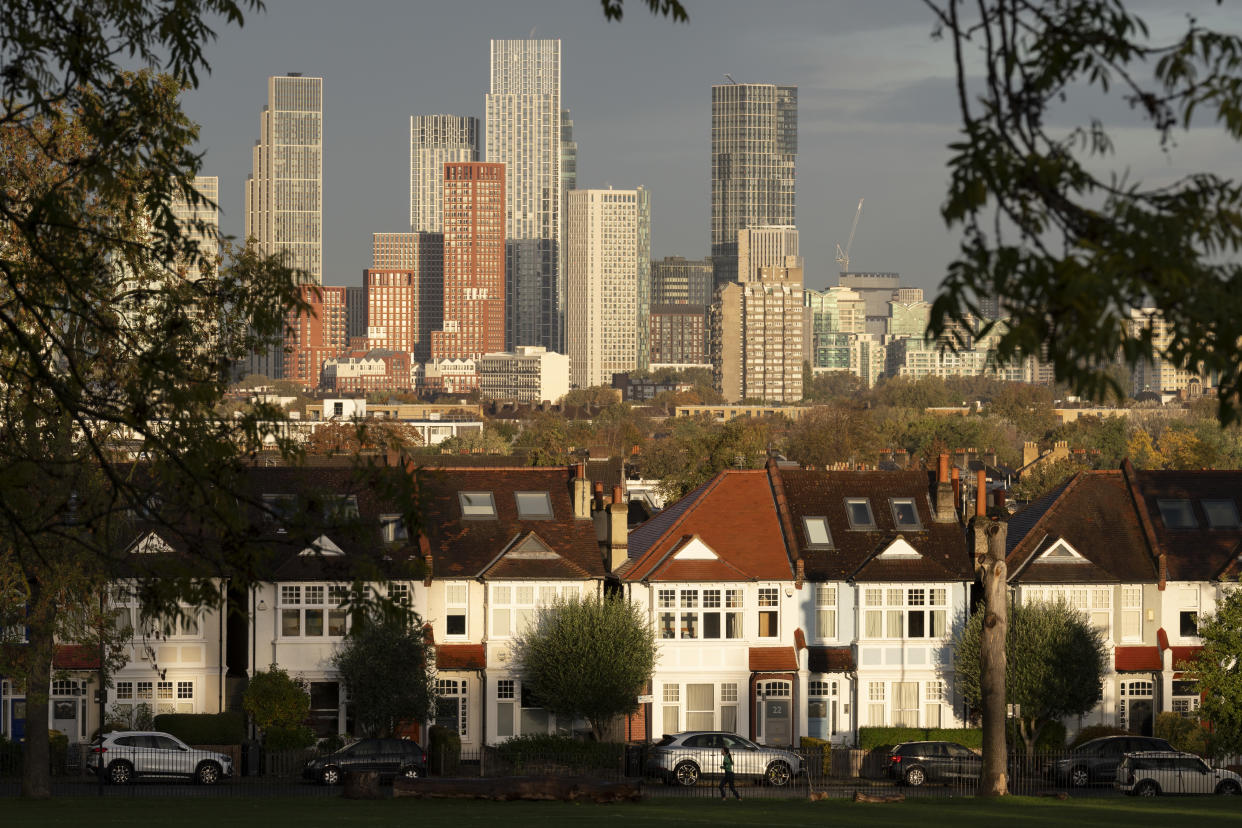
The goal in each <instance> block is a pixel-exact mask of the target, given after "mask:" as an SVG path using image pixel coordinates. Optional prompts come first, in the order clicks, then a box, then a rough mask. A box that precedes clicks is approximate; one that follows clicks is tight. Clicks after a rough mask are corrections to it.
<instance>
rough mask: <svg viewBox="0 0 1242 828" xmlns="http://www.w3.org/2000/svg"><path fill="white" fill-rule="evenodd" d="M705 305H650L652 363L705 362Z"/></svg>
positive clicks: (706, 359) (701, 363) (699, 363)
mask: <svg viewBox="0 0 1242 828" xmlns="http://www.w3.org/2000/svg"><path fill="white" fill-rule="evenodd" d="M707 308H708V306H706V305H652V306H651V317H650V319H651V325H650V330H651V364H652V365H688V364H690V365H706V364H710V360H709V359H708V356H707V345H706V343H707Z"/></svg>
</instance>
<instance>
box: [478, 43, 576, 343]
mask: <svg viewBox="0 0 1242 828" xmlns="http://www.w3.org/2000/svg"><path fill="white" fill-rule="evenodd" d="M484 105H485V109H486V127H485V128H486V160H487V161H489V162H492V163H499V164H504V165H505V166H504V174H505V182H504V183H505V199H506V201H505V230H504V236H505V240H506V251H505V254H506V255H505V258H506V261H505V270H504V273H505V299H504V308H505V310H506V313H507V317H506V320H507V323H506V325H505V342H504V343H502V344H501V346H499V347H497V348H490V349H488V350H504V349H506V348H509V349H511V348H512V347H513V346H515V345H543V346H544V347H546V348H548V349H549V350H553V351H559V352H563V351H564V331H563V325H564V315H565V283H564V278H563V273H562V270H561V258H562V250H561V233H562V225H563V217H562V214H561V209H562V202H563V192H564V188H563V186H562V183H561V172H562V169H563V164H564V161H565V159H564V158H563V154H562V136H563V124H562V109H561V42H560V41H559V40H493V41H492V42H491V87H490V90H489V91H488V93H487V95H486V97H485V100H484Z"/></svg>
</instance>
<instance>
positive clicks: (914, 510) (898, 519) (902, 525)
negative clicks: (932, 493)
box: [888, 497, 923, 532]
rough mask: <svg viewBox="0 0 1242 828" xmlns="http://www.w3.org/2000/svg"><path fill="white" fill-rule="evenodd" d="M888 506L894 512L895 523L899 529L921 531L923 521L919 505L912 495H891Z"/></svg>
mask: <svg viewBox="0 0 1242 828" xmlns="http://www.w3.org/2000/svg"><path fill="white" fill-rule="evenodd" d="M888 507H889V508H890V509H891V510H892V512H893V525H894V526H896V527H897V528H898V529H905V530H908V531H916V532H917V531H919V530H921V529H922V528H923V523H922V522H921V521H920V520H919V507H918V506H916V505H915V503H914V498H912V497H890V498H889V499H888Z"/></svg>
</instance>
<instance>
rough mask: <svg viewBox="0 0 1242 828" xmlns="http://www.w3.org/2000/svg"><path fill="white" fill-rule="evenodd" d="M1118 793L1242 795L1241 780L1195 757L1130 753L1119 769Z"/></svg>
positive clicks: (1137, 794)
mask: <svg viewBox="0 0 1242 828" xmlns="http://www.w3.org/2000/svg"><path fill="white" fill-rule="evenodd" d="M1116 786H1117V790H1119V791H1124V792H1125V793H1128V794H1131V795H1135V796H1159V795H1160V794H1210V793H1216V794H1225V795H1229V796H1237V795H1238V794H1239V793H1242V776H1238V775H1237V774H1236V773H1234V772H1233V771H1227V770H1221V769H1220V768H1213V767H1211V766H1210V765H1208V763H1207V762H1204V761H1203V760H1202V759H1200V758H1199V757H1198V756H1195V755H1194V754H1193V753H1180V752H1178V751H1168V750H1149V751H1144V752H1142V753H1127V754H1126V755H1125V758H1123V759H1122V760H1121V764H1120V765H1118V766H1117V781H1116Z"/></svg>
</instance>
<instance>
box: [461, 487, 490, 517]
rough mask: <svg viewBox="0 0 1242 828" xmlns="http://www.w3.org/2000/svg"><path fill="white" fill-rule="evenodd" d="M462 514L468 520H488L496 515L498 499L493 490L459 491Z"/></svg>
mask: <svg viewBox="0 0 1242 828" xmlns="http://www.w3.org/2000/svg"><path fill="white" fill-rule="evenodd" d="M457 497H458V499H459V500H460V501H461V516H462V517H463V518H465V519H467V520H470V519H474V520H488V519H495V517H496V501H495V499H493V498H492V493H491V492H458V493H457Z"/></svg>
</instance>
